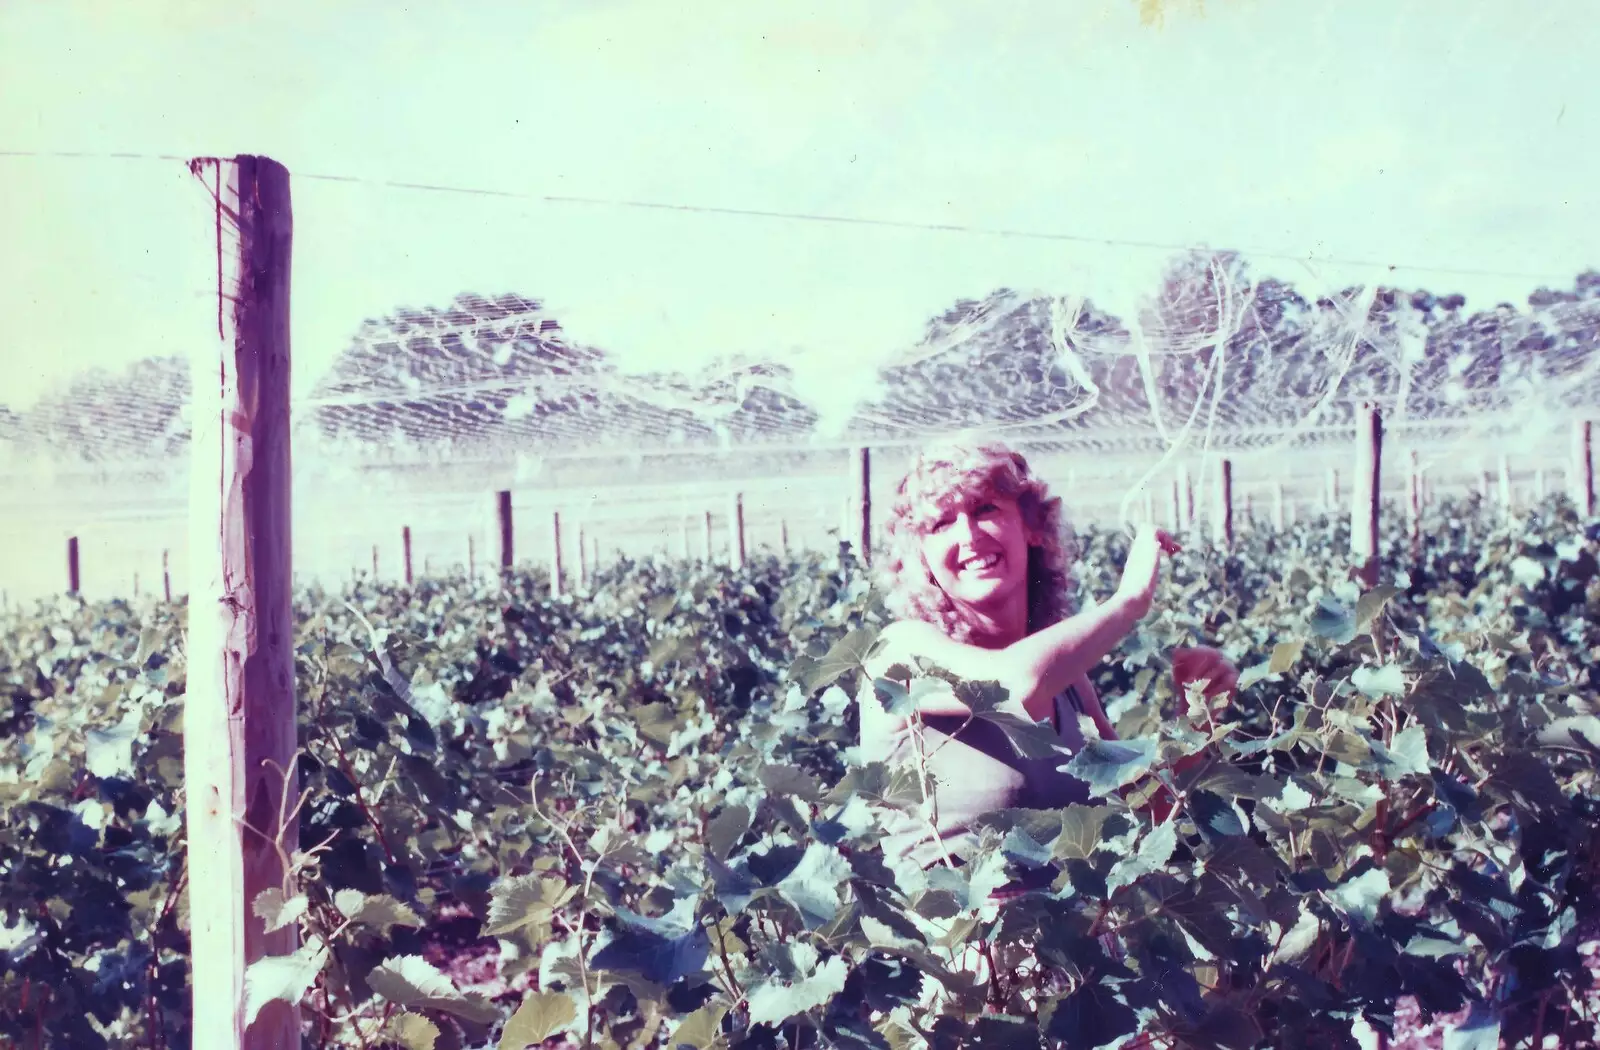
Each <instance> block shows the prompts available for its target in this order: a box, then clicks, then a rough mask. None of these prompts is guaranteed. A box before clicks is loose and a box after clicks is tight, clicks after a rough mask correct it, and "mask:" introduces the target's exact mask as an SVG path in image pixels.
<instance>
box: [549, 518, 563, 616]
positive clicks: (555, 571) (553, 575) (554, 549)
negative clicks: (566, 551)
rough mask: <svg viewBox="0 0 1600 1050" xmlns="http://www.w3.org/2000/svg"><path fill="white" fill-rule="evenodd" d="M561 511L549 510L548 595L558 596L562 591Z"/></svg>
mask: <svg viewBox="0 0 1600 1050" xmlns="http://www.w3.org/2000/svg"><path fill="white" fill-rule="evenodd" d="M561 575H562V574H561V512H560V511H559V510H553V511H551V512H550V596H551V597H552V598H559V597H561V595H562V594H564V593H565V591H563V589H562V586H563V581H562V579H561Z"/></svg>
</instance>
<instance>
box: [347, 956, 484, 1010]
mask: <svg viewBox="0 0 1600 1050" xmlns="http://www.w3.org/2000/svg"><path fill="white" fill-rule="evenodd" d="M367 987H369V988H371V989H372V990H373V992H374V993H375V994H377V995H380V996H382V997H383V998H384V999H387V1000H388V1001H389V1002H391V1003H394V1004H395V1005H396V1006H410V1007H416V1008H417V1009H421V1010H442V1011H444V1012H445V1013H449V1014H455V1015H456V1016H457V1017H463V1018H466V1019H467V1020H469V1021H476V1022H478V1023H479V1024H488V1023H489V1022H491V1021H494V1020H496V1019H498V1018H499V1016H500V1009H499V1007H497V1006H495V1005H494V1004H492V1003H489V1002H486V1001H485V1000H484V999H483V998H482V997H481V996H478V995H468V994H463V993H462V992H461V991H460V990H459V989H457V988H456V986H455V985H454V984H452V983H451V981H450V978H448V977H446V976H445V975H444V974H442V973H440V972H439V971H438V970H437V969H435V968H434V967H433V965H432V964H431V963H429V962H428V961H427V960H426V959H424V958H423V957H422V956H420V955H397V956H394V957H393V958H389V959H385V960H384V961H383V962H381V963H379V964H378V965H377V966H375V967H373V969H372V972H371V973H369V974H367Z"/></svg>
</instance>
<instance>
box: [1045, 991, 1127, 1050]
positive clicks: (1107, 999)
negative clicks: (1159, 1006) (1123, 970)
mask: <svg viewBox="0 0 1600 1050" xmlns="http://www.w3.org/2000/svg"><path fill="white" fill-rule="evenodd" d="M1046 1010H1047V1012H1046V1014H1045V1016H1044V1034H1045V1035H1046V1036H1047V1037H1048V1038H1050V1039H1057V1040H1060V1041H1061V1042H1063V1043H1065V1044H1066V1045H1067V1046H1070V1047H1083V1048H1084V1050H1098V1048H1099V1047H1103V1046H1107V1045H1109V1044H1111V1043H1114V1042H1117V1041H1118V1040H1120V1039H1122V1038H1123V1037H1124V1036H1128V1035H1132V1034H1133V1033H1134V1032H1137V1031H1138V1030H1139V1018H1138V1015H1136V1014H1135V1013H1134V1012H1133V1010H1132V1009H1131V1008H1130V1007H1129V1006H1128V1004H1127V1003H1125V1002H1123V1001H1122V1000H1121V999H1119V998H1118V997H1117V994H1116V991H1115V989H1113V988H1112V987H1110V986H1109V985H1107V984H1106V983H1104V982H1095V981H1091V982H1089V983H1086V984H1084V985H1083V986H1082V987H1080V988H1079V989H1078V990H1077V991H1075V992H1073V993H1072V994H1071V995H1069V996H1066V997H1065V998H1063V999H1060V1000H1057V1001H1056V1002H1055V1003H1052V1004H1051V1005H1050V1006H1049V1007H1047V1008H1046Z"/></svg>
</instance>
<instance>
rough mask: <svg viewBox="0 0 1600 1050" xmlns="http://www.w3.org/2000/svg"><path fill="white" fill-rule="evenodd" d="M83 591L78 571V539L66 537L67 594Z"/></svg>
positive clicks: (81, 578) (81, 579)
mask: <svg viewBox="0 0 1600 1050" xmlns="http://www.w3.org/2000/svg"><path fill="white" fill-rule="evenodd" d="M82 589H83V577H82V576H81V575H80V574H79V571H78V537H76V536H69V537H67V593H68V594H77V593H78V592H79V591H81V590H82Z"/></svg>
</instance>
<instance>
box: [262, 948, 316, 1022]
mask: <svg viewBox="0 0 1600 1050" xmlns="http://www.w3.org/2000/svg"><path fill="white" fill-rule="evenodd" d="M327 962H328V946H327V945H325V944H321V943H319V942H317V941H314V940H313V941H308V942H306V943H305V944H303V945H301V946H300V949H299V950H298V951H296V952H295V953H294V954H293V955H268V956H265V957H263V958H260V959H257V960H256V961H255V962H253V963H251V964H250V966H249V968H248V969H246V970H245V972H244V1023H245V1026H246V1027H249V1026H250V1025H252V1024H254V1023H255V1020H256V1016H257V1015H258V1014H260V1013H261V1008H262V1007H264V1006H266V1005H267V1004H268V1003H270V1002H272V1001H273V1000H275V999H281V1000H283V1001H284V1002H286V1003H289V1004H290V1005H294V1004H297V1003H299V1002H300V999H301V998H302V997H303V996H304V995H305V994H306V992H307V991H308V990H309V989H310V988H311V985H312V982H314V981H315V980H316V979H317V975H318V974H319V973H321V972H322V968H323V966H325V965H326V964H327Z"/></svg>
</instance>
